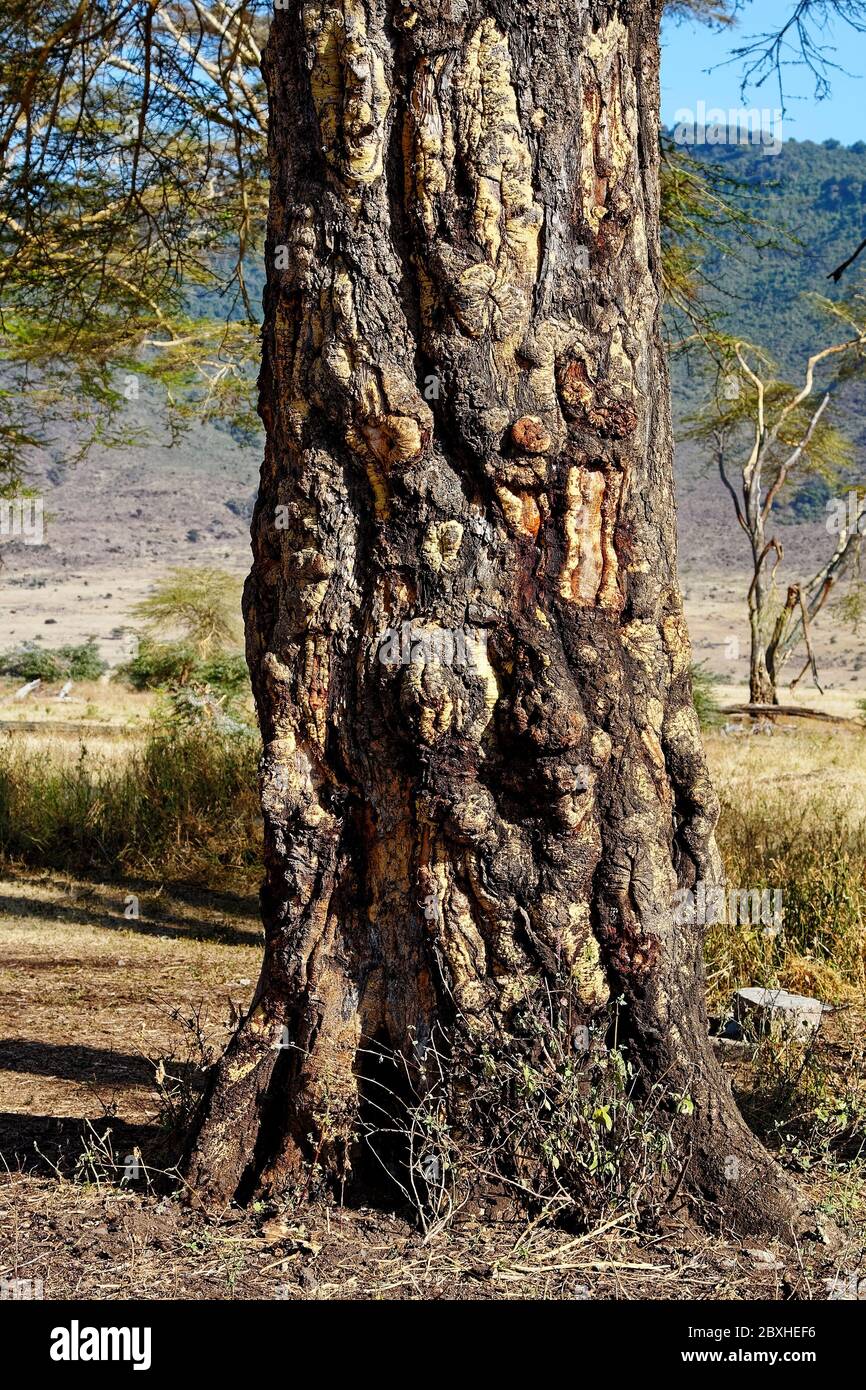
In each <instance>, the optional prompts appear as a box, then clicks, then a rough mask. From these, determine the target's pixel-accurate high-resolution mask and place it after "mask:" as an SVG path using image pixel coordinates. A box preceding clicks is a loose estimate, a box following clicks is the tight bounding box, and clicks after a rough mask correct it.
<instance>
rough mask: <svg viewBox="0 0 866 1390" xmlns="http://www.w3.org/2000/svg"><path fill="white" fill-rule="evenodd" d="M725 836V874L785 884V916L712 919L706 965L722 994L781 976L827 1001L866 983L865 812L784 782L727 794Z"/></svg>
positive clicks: (735, 882) (755, 883) (745, 882)
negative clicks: (766, 925)
mask: <svg viewBox="0 0 866 1390" xmlns="http://www.w3.org/2000/svg"><path fill="white" fill-rule="evenodd" d="M718 837H719V846H720V849H721V851H722V857H723V859H724V861H725V868H726V871H727V875H728V882H729V884H731V885H732V886H736V887H738V888H759V887H767V888H780V889H781V890H782V902H783V914H784V921H783V927H782V930H781V932H780V933H779V934H778V935H775V936H774V935H772V934H771V933H767V932H766V931H764V930H763V929H762V927H761V925H760V924H758V925H756V926H754V927H750V926H744V925H742V924H741V925H737V926H725V925H722V924H719V925H717V926H712V927H710V929H709V932H708V936H707V941H706V951H707V974H708V977H709V980H710V985H711V992H712V994H714V995H716V996H717V998H718V999H719V1000H721V999H722V998H723V997H727V996H729V995H730V992H731V990H732V989H736V988H739V987H740V986H741V985H746V984H750V985H763V986H775V985H782V986H784V987H786V988H788V989H794V990H799V991H803V992H809V993H819V994H821V995H822V997H823V998H825V999H826V1000H828V1002H833V999H834V998H835V999H842V998H844V997H845V996H846V994H847V993H850V991H851V990H852V989H857V990H860V991H862V990H863V988H864V984H866V980H864V967H866V821H863V820H859V821H857V820H856V819H852V817H851V815H850V806H849V805H848V804H846V803H842V802H841V801H839V800H838V799H836V800H834V799H833V798H827V797H825V796H822V795H812V796H811V797H809V798H808V799H798V798H796V797H792V796H791V795H790V794H789V793H783V792H781V791H779V790H778V789H774V790H771V791H767V792H764V793H763V794H762V793H760V792H757V793H756V792H751V793H748V794H747V795H745V796H741V797H738V798H737V799H736V800H733V799H725V797H724V795H723V801H722V815H721V819H720V822H719V830H718Z"/></svg>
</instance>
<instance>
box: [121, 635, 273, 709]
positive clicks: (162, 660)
mask: <svg viewBox="0 0 866 1390" xmlns="http://www.w3.org/2000/svg"><path fill="white" fill-rule="evenodd" d="M114 679H115V680H121V681H126V682H127V684H128V685H131V686H132V687H133V689H134V690H170V689H172V688H176V687H178V686H186V685H192V684H194V685H201V686H210V687H212V688H213V689H215V690H216V691H217V692H218V693H219V694H221V695H228V696H231V697H236V696H240V695H244V694H246V693H247V692H248V691H249V673H248V671H247V663H246V660H245V659H244V657H243V656H242V655H241V653H240V652H216V653H214V655H213V656H210V657H208V658H207V660H202V659H201V658H200V657H199V656H198V655H197V653H196V651H195V648H194V647H193V646H192V645H191V643H189V642H157V641H154V639H153V638H150V637H145V638H142V641H141V644H140V646H139V649H138V652H137V654H136V655H135V656H134V657H133V658H132V660H131V661H127V662H126V663H125V664H124V665H122V666H118V668H117V670H116V671H115V673H114Z"/></svg>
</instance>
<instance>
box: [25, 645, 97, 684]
mask: <svg viewBox="0 0 866 1390" xmlns="http://www.w3.org/2000/svg"><path fill="white" fill-rule="evenodd" d="M107 669H108V663H107V662H105V661H103V659H102V657H101V656H100V655H99V648H98V647H97V645H96V639H95V638H94V637H89V638H88V639H87V641H86V642H82V643H81V644H80V645H79V646H77V647H76V646H66V647H53V648H52V647H46V648H44V649H43V648H41V647H37V646H36V645H35V644H34V643H32V642H25V643H23V644H22V646H20V647H18V648H16V650H15V651H12V652H8V653H7V654H6V656H3V657H0V675H4V676H14V677H15V678H16V679H17V680H23V681H35V680H43V681H63V680H76V681H95V680H99V677H100V676H101V675H102V673H103V672H104V671H106V670H107Z"/></svg>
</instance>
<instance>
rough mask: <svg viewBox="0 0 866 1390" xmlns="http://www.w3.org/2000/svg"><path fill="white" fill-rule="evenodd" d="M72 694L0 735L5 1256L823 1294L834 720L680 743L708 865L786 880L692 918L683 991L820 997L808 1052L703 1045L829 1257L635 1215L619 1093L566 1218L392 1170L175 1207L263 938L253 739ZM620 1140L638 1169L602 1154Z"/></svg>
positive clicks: (476, 1286) (844, 980)
mask: <svg viewBox="0 0 866 1390" xmlns="http://www.w3.org/2000/svg"><path fill="white" fill-rule="evenodd" d="M106 690H108V692H109V693H108V695H106ZM78 695H79V699H80V700H82V701H83V702H84V707H85V708H87V709H88V711H89V715H88V717H89V719H90V720H91V722H92V725H93V732H92V734H88V733H86V732H82V731H81V723H82V720H81V712H80V711H79V712H78V721H77V727H75V725H74V722H73V721H71V720H70V719H65V720H63V721H61V720H60V718H59V715H58V714H57V711H56V709H53V708H52V707H50V706H47V707H46V714H45V719H44V727H42V728H38V729H35V730H34V727H33V725H34V724H36V723H38V722H39V721H37V720H31V721H30V722H29V726H28V728H27V729H25V730H23V731H22V730H17V731H12V730H7V731H6V732H4V733H2V734H0V854H2V862H3V886H2V924H0V935H2V952H0V956H2V962H3V964H2V968H0V1087H2V1096H0V1111H2V1119H0V1151H2V1153H3V1157H4V1163H5V1168H6V1172H5V1178H4V1180H3V1183H2V1186H0V1230H2V1235H0V1241H2V1245H0V1265H2V1267H3V1269H4V1271H9V1272H12V1271H19V1272H20V1274H21V1275H22V1276H23V1275H25V1274H26V1275H27V1276H28V1277H41V1278H42V1279H43V1280H44V1284H45V1289H46V1296H49V1297H63V1296H73V1297H94V1298H117V1297H128V1296H134V1295H139V1296H143V1297H148V1298H159V1297H163V1296H164V1297H170V1296H175V1297H176V1296H180V1297H188V1298H244V1297H265V1298H270V1297H273V1298H330V1297H349V1298H369V1297H374V1298H375V1297H397V1298H425V1299H429V1298H437V1297H438V1298H450V1297H464V1298H466V1297H468V1298H497V1299H498V1298H505V1299H507V1298H513V1297H526V1296H533V1297H551V1298H563V1297H565V1298H572V1297H588V1296H593V1297H625V1298H647V1297H649V1298H671V1299H677V1298H698V1299H700V1298H713V1297H722V1298H747V1299H752V1298H771V1299H782V1298H788V1297H801V1298H810V1299H823V1298H826V1297H827V1296H828V1292H830V1291H833V1290H835V1294H834V1296H840V1294H839V1291H840V1290H842V1293H841V1296H845V1297H847V1296H850V1295H849V1293H848V1292H846V1290H848V1289H849V1286H850V1287H855V1288H856V1281H855V1285H853V1286H851V1284H850V1281H851V1271H852V1270H854V1271H857V1270H859V1268H860V1259H861V1250H860V1247H861V1244H862V1229H863V1224H864V1221H866V1062H864V1028H863V1023H864V1018H866V730H864V731H862V732H861V731H860V730H859V729H858V728H857V726H856V723H855V721H854V720H851V721H850V722H849V724H847V725H845V726H841V725H840V726H827V725H822V724H819V725H815V726H811V725H808V724H807V722H806V721H797V722H795V721H793V720H791V721H787V722H785V721H780V722H779V723H778V724H777V725H776V726H775V727H773V728H770V726H766V725H765V726H758V728H757V729H756V730H755V731H754V732H751V731H750V729H751V726H750V725H749V724H747V723H745V722H744V721H741V720H736V721H735V720H729V722H728V724H727V726H726V728H725V730H724V731H722V730H719V729H715V730H709V731H708V732H707V735H706V742H707V748H708V752H709V756H710V760H711V763H712V767H713V771H714V775H715V780H716V784H717V787H718V789H719V792H720V795H721V798H722V803H723V810H722V818H721V823H720V844H721V847H722V851H723V854H724V858H725V862H726V867H727V871H728V877H729V882H730V883H733V884H738V885H749V886H750V887H758V888H775V887H776V886H781V888H782V889H783V898H784V924H783V928H782V930H781V931H779V932H777V933H768V932H766V931H765V930H763V929H762V928H761V926H760V925H757V926H750V925H748V924H743V925H740V924H737V925H733V926H732V925H724V924H719V925H717V926H713V927H710V929H709V931H708V936H707V973H708V984H707V987H708V1004H709V1008H710V1012H711V1014H712V1015H715V1016H716V1017H718V1018H724V1017H725V1016H726V1015H727V1014H728V1013H729V1011H730V1001H731V995H732V993H733V991H734V990H735V989H736V988H737V987H739V986H741V985H746V984H752V985H781V986H784V987H786V988H788V989H791V990H794V991H797V992H803V993H809V994H815V995H817V996H819V997H820V998H821V999H822V1000H824V1001H825V1002H826V1003H827V1004H829V1005H832V1006H833V1007H832V1009H831V1010H828V1011H827V1012H826V1013H825V1016H824V1021H823V1023H822V1026H821V1028H820V1030H819V1033H818V1036H817V1037H816V1038H815V1039H814V1040H813V1041H812V1042H811V1043H809V1044H808V1045H806V1044H803V1043H798V1042H795V1041H792V1040H790V1039H785V1038H772V1039H771V1038H765V1039H764V1040H763V1041H761V1042H760V1043H758V1044H757V1045H743V1044H736V1043H735V1044H733V1045H732V1044H730V1043H721V1042H720V1043H719V1044H718V1046H719V1050H720V1052H721V1055H722V1059H723V1062H724V1065H725V1066H726V1068H727V1069H728V1071H729V1073H730V1076H731V1079H732V1082H733V1084H734V1087H735V1089H736V1091H737V1094H738V1097H739V1099H740V1103H741V1105H742V1107H743V1109H744V1111H745V1113H746V1115H747V1117H748V1119H749V1121H750V1123H751V1124H752V1125H753V1126H754V1127H755V1128H756V1129H757V1130H758V1132H759V1133H760V1134H761V1135H762V1137H763V1138H764V1139H765V1141H766V1142H767V1143H768V1144H769V1145H770V1146H771V1148H772V1149H773V1150H774V1151H775V1152H776V1153H777V1155H778V1157H779V1158H780V1160H781V1162H782V1163H783V1164H784V1165H785V1166H786V1167H788V1168H789V1169H790V1170H791V1171H793V1172H794V1173H795V1174H796V1175H797V1178H798V1181H799V1182H801V1183H802V1184H803V1186H804V1187H805V1188H807V1189H808V1191H809V1193H810V1195H811V1196H812V1198H813V1200H814V1201H815V1203H816V1204H817V1206H818V1207H819V1209H820V1210H821V1211H823V1212H824V1213H826V1215H827V1216H829V1217H831V1218H832V1219H833V1220H834V1221H835V1222H836V1223H837V1225H838V1226H839V1227H840V1229H841V1231H842V1234H843V1246H842V1248H841V1250H840V1251H837V1252H834V1253H833V1255H832V1256H831V1255H830V1254H829V1252H828V1251H827V1250H825V1249H824V1248H823V1247H822V1246H820V1245H805V1246H801V1247H800V1248H798V1249H796V1250H794V1251H792V1250H790V1249H785V1248H783V1247H777V1246H775V1245H771V1246H766V1247H764V1246H761V1247H760V1248H758V1247H757V1246H749V1245H748V1244H744V1243H743V1242H741V1241H738V1240H734V1239H732V1238H730V1237H729V1236H728V1235H727V1234H726V1233H725V1232H724V1231H720V1232H718V1233H715V1234H714V1233H712V1230H711V1229H710V1231H709V1232H708V1231H706V1230H704V1231H703V1232H698V1231H697V1230H696V1228H695V1227H694V1226H693V1225H692V1224H691V1223H690V1222H689V1221H687V1220H686V1218H685V1215H684V1213H683V1212H682V1211H681V1210H680V1209H679V1208H678V1207H677V1205H676V1202H674V1204H673V1205H669V1204H668V1205H665V1204H660V1205H659V1204H656V1205H654V1204H653V1203H652V1202H650V1203H649V1215H647V1209H648V1204H647V1196H648V1194H649V1193H651V1192H652V1190H653V1173H652V1171H651V1168H652V1164H653V1163H654V1162H656V1161H657V1160H658V1156H659V1154H660V1153H663V1152H664V1130H663V1125H662V1124H661V1121H660V1119H657V1120H655V1121H653V1120H650V1122H649V1124H648V1125H647V1124H645V1122H644V1121H640V1125H639V1127H637V1128H636V1127H635V1126H637V1125H638V1121H637V1120H636V1111H635V1107H634V1106H633V1104H632V1099H631V1094H630V1090H629V1087H628V1085H626V1086H624V1087H623V1086H621V1087H619V1089H616V1088H614V1091H613V1092H611V1094H607V1093H606V1094H605V1095H604V1096H603V1097H599V1096H596V1097H594V1098H592V1101H593V1104H594V1106H595V1109H594V1110H593V1111H592V1114H594V1115H598V1114H599V1112H606V1114H607V1118H605V1116H604V1114H601V1116H600V1118H598V1120H597V1124H596V1128H597V1130H598V1131H599V1141H598V1152H599V1154H600V1155H602V1156H603V1162H601V1163H599V1164H598V1165H597V1170H596V1172H595V1173H594V1175H593V1181H594V1182H596V1183H597V1185H598V1191H599V1200H598V1203H597V1205H596V1208H595V1210H596V1212H597V1219H595V1220H594V1221H593V1223H592V1225H591V1227H590V1228H589V1229H579V1228H577V1229H576V1228H574V1227H573V1226H569V1224H568V1222H566V1223H565V1225H564V1226H563V1227H558V1226H557V1225H556V1224H555V1223H553V1222H552V1221H550V1220H545V1219H544V1217H545V1213H544V1211H541V1210H539V1211H537V1212H535V1213H534V1214H532V1215H529V1216H526V1217H523V1218H521V1219H520V1220H519V1221H515V1219H514V1216H513V1213H509V1214H507V1215H506V1214H505V1212H504V1211H503V1213H502V1216H501V1219H497V1218H498V1216H499V1213H498V1211H497V1204H496V1201H495V1199H491V1203H490V1206H489V1208H488V1209H487V1210H483V1209H482V1210H479V1209H477V1207H472V1208H471V1209H470V1208H469V1207H465V1208H464V1207H461V1205H460V1202H459V1194H455V1200H453V1202H452V1201H451V1200H450V1198H449V1203H448V1204H447V1206H443V1208H442V1212H441V1216H442V1219H441V1220H437V1221H432V1222H431V1221H430V1220H429V1219H421V1217H420V1215H419V1212H418V1211H415V1210H413V1208H412V1203H411V1202H410V1201H407V1200H406V1199H405V1194H402V1193H401V1192H399V1191H398V1190H397V1189H396V1188H395V1189H394V1190H393V1191H392V1192H391V1193H390V1197H388V1196H387V1194H386V1199H385V1202H384V1209H383V1207H381V1206H380V1207H377V1208H376V1209H372V1208H368V1207H365V1206H359V1205H358V1203H357V1201H356V1200H355V1199H353V1198H352V1197H351V1195H350V1196H349V1197H348V1198H347V1197H345V1195H344V1199H343V1200H342V1201H340V1200H339V1199H336V1200H334V1199H329V1200H325V1199H324V1197H323V1196H322V1195H321V1194H320V1193H319V1192H318V1191H317V1188H316V1182H315V1173H314V1172H312V1173H311V1175H310V1180H309V1183H308V1184H306V1185H305V1187H304V1188H302V1189H301V1190H299V1191H298V1192H296V1193H295V1195H294V1198H293V1199H292V1200H291V1201H288V1202H283V1203H281V1204H280V1205H268V1204H266V1203H265V1204H262V1203H258V1204H256V1205H255V1206H254V1207H253V1208H251V1209H248V1210H246V1211H243V1212H241V1211H237V1210H233V1209H232V1210H228V1211H226V1212H225V1213H223V1215H222V1218H221V1219H220V1218H215V1217H214V1216H213V1214H211V1215H210V1216H207V1217H206V1216H205V1215H204V1214H203V1213H200V1212H197V1211H196V1210H195V1208H194V1207H190V1206H189V1205H187V1204H185V1202H184V1200H183V1198H184V1192H183V1185H182V1183H181V1182H180V1181H179V1179H178V1178H177V1175H176V1174H175V1172H174V1165H175V1163H176V1161H177V1159H178V1156H179V1153H180V1148H181V1144H182V1136H183V1129H184V1125H185V1122H186V1120H187V1119H188V1118H189V1115H190V1113H191V1110H192V1108H193V1107H194V1105H195V1102H196V1098H197V1095H198V1094H199V1091H200V1087H201V1085H202V1079H203V1075H204V1072H205V1070H206V1068H207V1066H208V1065H209V1063H210V1062H212V1061H213V1060H214V1058H215V1057H216V1056H217V1055H218V1053H219V1049H220V1047H221V1045H222V1044H223V1043H224V1042H225V1040H226V1038H227V1036H228V1033H229V1029H230V1027H231V1024H232V1022H233V1020H235V1019H236V1018H237V1017H238V1015H239V1013H240V1012H241V1011H243V1010H244V1009H245V1007H246V1006H247V1004H248V1003H249V1000H250V998H251V995H252V991H253V988H254V984H255V980H256V977H257V972H258V965H259V959H260V950H261V940H262V938H261V931H260V926H259V921H258V914H257V902H256V886H257V881H258V837H259V836H260V821H259V818H258V807H257V801H256V791H255V764H256V747H255V740H254V739H253V738H248V737H245V736H240V737H238V736H233V737H226V736H222V735H219V734H218V733H217V732H215V731H213V730H207V729H204V730H202V729H201V728H198V729H189V728H184V727H178V726H177V725H176V724H175V723H173V722H172V721H171V719H166V718H165V717H164V713H165V712H164V711H162V712H161V710H160V701H159V699H158V698H154V697H141V696H138V695H134V694H133V695H130V697H129V702H128V703H127V704H126V705H124V701H123V699H122V697H120V696H119V695H118V694H117V693H116V691H113V690H112V688H111V687H106V686H105V685H104V684H101V685H100V684H94V685H93V687H92V688H90V689H84V690H81V691H79V692H78ZM133 716H135V717H136V718H137V723H133V724H132V732H124V731H123V730H124V729H126V730H129V728H130V723H131V722H132V719H133ZM60 724H65V725H66V728H65V729H63V731H61V730H60V728H58V727H57V726H58V725H60ZM52 726H54V727H55V729H56V730H57V731H56V732H52ZM112 726H113V727H112ZM608 1119H610V1122H611V1130H610V1134H607V1133H605V1131H606V1130H607V1123H608ZM654 1124H655V1126H656V1128H655V1129H654V1128H653V1125H654ZM611 1136H612V1137H613V1139H617V1138H618V1144H619V1147H617V1144H614V1143H612V1139H611ZM618 1136H619V1137H618ZM636 1148H637V1149H640V1151H641V1153H643V1154H644V1155H645V1156H646V1157H645V1161H644V1162H642V1163H637V1164H635V1163H634V1162H633V1161H632V1158H630V1159H629V1164H628V1171H627V1172H626V1171H625V1167H624V1166H623V1153H624V1152H625V1150H626V1149H628V1150H629V1152H630V1153H631V1154H632V1156H633V1154H634V1152H635V1150H636ZM639 1209H640V1212H641V1214H640V1215H639V1214H638V1211H639ZM550 1214H551V1213H550V1212H548V1213H547V1215H550ZM590 1291H591V1293H590ZM854 1296H856V1295H854Z"/></svg>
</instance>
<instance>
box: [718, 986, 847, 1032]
mask: <svg viewBox="0 0 866 1390" xmlns="http://www.w3.org/2000/svg"><path fill="white" fill-rule="evenodd" d="M830 1007H831V1006H830V1005H829V1004H822V1003H821V1000H820V999H810V998H809V996H808V995H806V994H789V993H788V991H787V990H785V989H754V988H750V989H738V990H737V992H736V994H735V995H734V1012H735V1014H736V1016H737V1018H738V1019H740V1021H741V1022H742V1023H743V1024H744V1025H745V1026H746V1028H747V1029H748V1030H749V1031H750V1032H751V1033H753V1034H756V1033H757V1034H761V1033H781V1034H784V1035H785V1036H787V1037H793V1038H798V1039H800V1040H802V1041H806V1042H808V1040H809V1039H810V1038H811V1037H812V1036H813V1035H814V1033H815V1031H816V1029H817V1028H818V1026H819V1025H820V1022H821V1018H822V1016H823V1014H824V1012H825V1011H829V1009H830Z"/></svg>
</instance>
